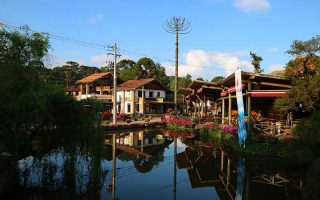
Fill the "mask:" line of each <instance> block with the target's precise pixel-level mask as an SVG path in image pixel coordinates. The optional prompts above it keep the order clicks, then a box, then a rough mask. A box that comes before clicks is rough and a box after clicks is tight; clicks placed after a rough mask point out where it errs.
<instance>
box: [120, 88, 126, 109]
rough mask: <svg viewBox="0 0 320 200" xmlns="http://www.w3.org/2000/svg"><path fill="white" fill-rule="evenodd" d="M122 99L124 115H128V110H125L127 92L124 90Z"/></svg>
mask: <svg viewBox="0 0 320 200" xmlns="http://www.w3.org/2000/svg"><path fill="white" fill-rule="evenodd" d="M122 96H123V97H122V99H120V104H121V112H122V113H126V108H125V105H126V91H125V90H123V92H122Z"/></svg>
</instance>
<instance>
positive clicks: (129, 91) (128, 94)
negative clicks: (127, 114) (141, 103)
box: [117, 90, 133, 102]
mask: <svg viewBox="0 0 320 200" xmlns="http://www.w3.org/2000/svg"><path fill="white" fill-rule="evenodd" d="M123 92H124V91H117V102H119V101H120V97H121V101H123V98H125V97H128V98H131V93H132V92H133V90H132V91H131V90H126V91H125V96H123Z"/></svg>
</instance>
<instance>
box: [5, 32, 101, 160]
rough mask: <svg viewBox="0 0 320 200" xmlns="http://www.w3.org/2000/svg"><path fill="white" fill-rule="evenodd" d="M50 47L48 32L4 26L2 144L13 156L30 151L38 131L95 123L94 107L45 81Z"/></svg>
mask: <svg viewBox="0 0 320 200" xmlns="http://www.w3.org/2000/svg"><path fill="white" fill-rule="evenodd" d="M49 47H50V46H49V40H48V37H47V36H46V35H43V34H40V33H30V32H29V30H28V28H24V29H22V30H20V32H18V31H13V32H12V31H10V30H6V29H1V30H0V58H1V59H0V65H1V66H0V79H1V81H2V82H1V84H0V93H1V95H2V96H1V100H0V110H1V112H0V120H1V125H0V147H1V152H7V153H9V154H11V155H12V158H13V160H16V159H18V158H19V155H21V154H26V153H27V150H26V149H28V148H29V147H30V145H31V140H32V137H33V136H34V134H35V133H37V132H43V131H48V130H52V129H69V128H70V127H74V126H75V127H80V125H81V126H83V127H84V126H86V125H88V127H89V126H90V127H92V125H93V119H94V118H95V115H92V112H91V111H90V110H88V109H85V108H84V107H83V106H82V105H81V103H79V102H76V101H75V100H74V99H73V98H71V97H69V96H66V95H65V94H64V91H63V90H61V89H59V88H56V87H54V86H51V85H47V84H43V82H42V80H45V79H47V77H46V73H47V70H46V68H44V62H45V59H46V54H47V52H48V49H49ZM27 133H29V134H27ZM74 133H77V132H74ZM73 137H74V136H73ZM44 138H45V137H44ZM43 147H45V146H43Z"/></svg>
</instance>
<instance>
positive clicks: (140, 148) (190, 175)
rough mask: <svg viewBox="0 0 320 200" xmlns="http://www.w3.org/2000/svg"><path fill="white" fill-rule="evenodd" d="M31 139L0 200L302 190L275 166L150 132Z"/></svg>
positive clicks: (232, 195) (296, 195) (266, 194)
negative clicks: (12, 182)
mask: <svg viewBox="0 0 320 200" xmlns="http://www.w3.org/2000/svg"><path fill="white" fill-rule="evenodd" d="M70 131H77V134H78V135H77V136H75V134H74V133H75V132H70ZM51 134H52V135H51ZM173 135H174V134H173ZM49 140H50V142H49ZM35 141H37V142H34V144H33V146H32V149H31V151H29V152H32V153H30V154H29V155H28V156H26V157H24V158H22V159H20V160H19V161H18V162H17V164H16V165H17V168H16V169H17V170H16V171H17V175H16V176H15V178H16V182H17V184H16V186H15V187H14V188H12V190H11V191H9V192H8V193H7V194H6V196H3V197H2V198H1V199H154V200H156V199H195V198H198V199H209V198H210V199H222V200H229V199H237V200H240V199H243V200H250V199H252V200H254V199H262V200H263V199H268V200H269V199H276V200H277V199H279V200H280V199H300V196H301V195H300V193H301V189H302V188H303V181H302V178H301V175H300V174H299V172H295V171H294V170H290V168H288V167H287V166H286V165H285V164H281V163H280V161H277V162H276V164H274V161H272V160H269V161H268V160H258V159H257V160H245V159H243V158H238V157H237V156H236V155H234V154H233V153H232V152H230V151H228V150H226V149H223V148H222V147H221V146H219V145H215V144H214V142H212V141H210V142H208V141H207V140H206V141H201V140H199V139H196V138H189V135H186V137H184V136H183V134H180V135H179V136H172V137H170V136H169V135H167V136H165V134H164V133H163V132H162V131H161V130H157V129H146V130H132V131H129V130H127V131H121V132H101V131H98V130H95V131H88V130H86V131H85V132H84V133H81V131H80V130H79V129H78V130H72V129H68V130H56V131H54V132H52V133H50V134H49V133H48V136H47V137H44V138H41V139H38V140H35ZM44 144H46V146H43V145H44ZM114 144H115V145H114ZM113 147H115V148H113ZM113 154H114V155H115V156H116V159H113ZM113 161H114V162H113Z"/></svg>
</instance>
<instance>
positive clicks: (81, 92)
mask: <svg viewBox="0 0 320 200" xmlns="http://www.w3.org/2000/svg"><path fill="white" fill-rule="evenodd" d="M82 94H83V85H82V83H81V84H80V97H81V96H82Z"/></svg>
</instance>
